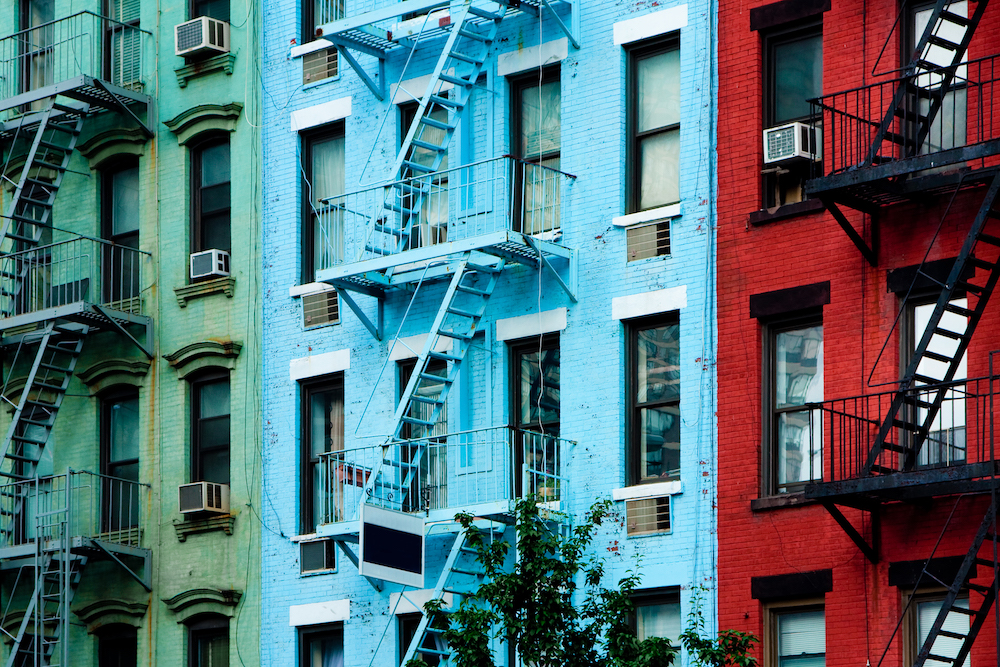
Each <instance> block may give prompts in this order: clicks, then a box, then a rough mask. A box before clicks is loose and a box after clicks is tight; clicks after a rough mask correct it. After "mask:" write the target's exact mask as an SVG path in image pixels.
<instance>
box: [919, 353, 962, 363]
mask: <svg viewBox="0 0 1000 667" xmlns="http://www.w3.org/2000/svg"><path fill="white" fill-rule="evenodd" d="M921 356H924V357H927V358H928V359H933V360H934V361H941V362H944V363H946V364H950V363H951V362H953V361H955V359H954V357H949V356H947V355H944V354H941V353H939V352H931V351H930V350H924V353H923V355H921Z"/></svg>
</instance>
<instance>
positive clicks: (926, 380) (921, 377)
mask: <svg viewBox="0 0 1000 667" xmlns="http://www.w3.org/2000/svg"><path fill="white" fill-rule="evenodd" d="M913 379H914V380H916V381H917V382H923V383H924V384H940V382H941V380H939V379H938V378H932V377H928V376H927V375H919V374H917V373H914V374H913Z"/></svg>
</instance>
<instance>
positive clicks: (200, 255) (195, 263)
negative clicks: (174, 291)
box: [191, 250, 229, 280]
mask: <svg viewBox="0 0 1000 667" xmlns="http://www.w3.org/2000/svg"><path fill="white" fill-rule="evenodd" d="M228 275H229V253H228V252H226V251H225V250H204V251H202V252H193V253H191V280H197V279H198V278H209V277H211V276H228Z"/></svg>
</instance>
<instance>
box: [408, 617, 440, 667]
mask: <svg viewBox="0 0 1000 667" xmlns="http://www.w3.org/2000/svg"><path fill="white" fill-rule="evenodd" d="M397 618H398V623H399V659H398V660H397V662H400V663H401V662H402V661H403V657H404V656H405V655H406V651H407V650H409V648H410V642H412V641H413V636H414V635H416V634H417V626H419V625H420V620H421V619H422V618H423V614H399V616H398V617H397ZM435 627H436V626H435ZM435 636H436V635H424V641H423V642H422V643H421V645H420V648H426V649H431V650H436V651H443V650H445V649H446V648H447V644H443V642H444V639H443V638H442V640H441V641H442V645H440V646H439V645H437V644H436V642H435V639H434V637H435ZM413 659H414V660H423V661H424V662H425V663H427V667H437V666H438V664H439V663H440V662H441V656H440V655H439V654H437V653H419V652H418V653H416V654H415V655H414V656H413Z"/></svg>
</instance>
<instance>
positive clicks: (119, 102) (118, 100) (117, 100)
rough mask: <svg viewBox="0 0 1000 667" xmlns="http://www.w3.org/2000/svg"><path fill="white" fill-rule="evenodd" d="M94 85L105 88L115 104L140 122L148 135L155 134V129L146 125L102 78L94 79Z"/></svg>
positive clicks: (140, 125)
mask: <svg viewBox="0 0 1000 667" xmlns="http://www.w3.org/2000/svg"><path fill="white" fill-rule="evenodd" d="M94 85H95V86H97V87H98V88H100V89H101V90H103V91H104V92H106V93H107V94H108V95H109V96H110V97H111V99H113V100H114V101H115V104H116V105H118V106H119V107H120V108H121V110H122V111H124V112H125V113H126V114H128V115H129V116H131V117H132V119H133V120H135V122H136V123H138V124H139V127H140V128H141V129H142V131H143V133H144V134H145V135H146V136H147V137H152V136H153V134H154V132H153V129H152V128H151V127H149V126H148V125H146V123H144V122H142V120H141V119H140V118H139V117H138V116H136V115H135V112H133V111H132V110H131V109H129V108H128V105H127V104H125V103H124V102H122V100H121V98H120V97H118V96H117V95H115V94H114V93H113V92H111V90H110V89H109V88H108V87H107V86H105V85H104V82H103V81H101V80H100V79H94ZM150 106H153V105H147V107H150Z"/></svg>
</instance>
